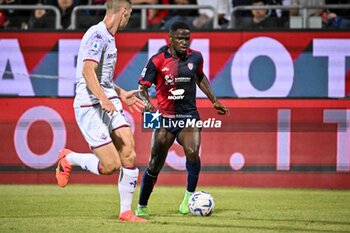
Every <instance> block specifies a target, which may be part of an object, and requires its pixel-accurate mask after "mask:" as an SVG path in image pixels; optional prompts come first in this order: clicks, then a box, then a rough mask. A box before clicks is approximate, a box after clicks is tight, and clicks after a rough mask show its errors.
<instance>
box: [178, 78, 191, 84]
mask: <svg viewBox="0 0 350 233" xmlns="http://www.w3.org/2000/svg"><path fill="white" fill-rule="evenodd" d="M175 82H176V83H189V82H191V77H177V78H175Z"/></svg>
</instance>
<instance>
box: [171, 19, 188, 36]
mask: <svg viewBox="0 0 350 233" xmlns="http://www.w3.org/2000/svg"><path fill="white" fill-rule="evenodd" d="M178 29H186V30H191V29H190V26H188V24H187V23H184V22H180V21H179V22H175V23H173V24H172V25H171V26H170V30H169V32H170V33H172V32H176V31H177V30H178Z"/></svg>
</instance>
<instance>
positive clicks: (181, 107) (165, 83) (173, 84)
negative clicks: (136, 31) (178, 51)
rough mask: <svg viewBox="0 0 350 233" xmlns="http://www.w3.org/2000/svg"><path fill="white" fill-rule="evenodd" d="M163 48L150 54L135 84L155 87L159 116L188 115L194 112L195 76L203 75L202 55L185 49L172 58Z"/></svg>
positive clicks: (166, 48)
mask: <svg viewBox="0 0 350 233" xmlns="http://www.w3.org/2000/svg"><path fill="white" fill-rule="evenodd" d="M168 49H169V47H168V46H167V47H164V48H163V49H161V50H160V51H159V52H158V53H157V54H155V55H154V56H152V57H151V58H150V60H149V61H148V63H147V65H146V67H145V68H144V69H143V71H142V74H141V77H140V80H139V84H141V85H146V86H147V87H150V86H151V85H152V84H154V85H155V86H156V97H157V100H158V109H159V111H160V112H161V113H162V115H163V116H179V115H188V114H191V113H192V112H197V107H196V85H197V82H196V81H197V79H201V78H203V75H204V73H203V56H202V54H201V53H200V52H199V51H195V50H192V49H187V53H186V56H184V57H183V58H182V59H178V58H174V57H172V56H171V54H170V53H169V51H168Z"/></svg>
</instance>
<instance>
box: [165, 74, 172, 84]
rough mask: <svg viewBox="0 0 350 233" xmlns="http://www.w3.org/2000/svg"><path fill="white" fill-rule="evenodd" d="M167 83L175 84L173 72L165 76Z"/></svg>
mask: <svg viewBox="0 0 350 233" xmlns="http://www.w3.org/2000/svg"><path fill="white" fill-rule="evenodd" d="M164 79H165V85H174V77H173V76H172V75H171V74H167V75H165V76H164Z"/></svg>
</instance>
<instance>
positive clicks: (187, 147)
mask: <svg viewBox="0 0 350 233" xmlns="http://www.w3.org/2000/svg"><path fill="white" fill-rule="evenodd" d="M176 140H177V141H178V143H179V144H180V145H181V146H182V147H183V149H184V152H185V155H186V170H187V189H186V192H185V196H184V199H183V201H182V203H181V204H180V207H179V211H180V213H181V214H188V213H189V212H190V211H189V209H188V201H189V199H190V197H191V195H192V194H193V193H194V192H195V190H196V187H197V183H198V178H199V172H200V168H201V163H200V157H199V147H200V143H201V135H200V129H198V128H185V129H183V130H181V132H180V133H179V134H178V136H177V138H176Z"/></svg>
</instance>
